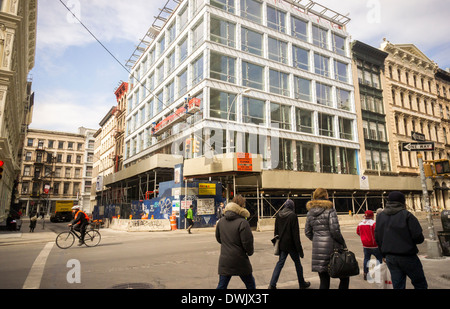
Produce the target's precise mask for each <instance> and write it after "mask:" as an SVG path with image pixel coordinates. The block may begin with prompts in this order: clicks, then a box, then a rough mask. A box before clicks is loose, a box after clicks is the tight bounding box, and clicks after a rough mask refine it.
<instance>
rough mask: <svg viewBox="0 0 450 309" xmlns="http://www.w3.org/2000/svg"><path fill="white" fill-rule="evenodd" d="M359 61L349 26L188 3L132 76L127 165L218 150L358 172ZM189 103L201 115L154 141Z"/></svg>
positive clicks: (280, 5)
mask: <svg viewBox="0 0 450 309" xmlns="http://www.w3.org/2000/svg"><path fill="white" fill-rule="evenodd" d="M350 56H351V51H350V47H349V38H348V34H347V33H346V32H345V31H344V30H343V27H342V25H337V24H334V23H332V22H329V21H327V20H325V19H321V18H319V17H316V16H311V15H307V14H304V13H303V12H302V10H301V9H300V8H299V7H297V6H294V5H291V4H289V3H287V2H284V1H275V0H267V1H258V0H191V1H182V2H181V3H180V4H179V5H178V7H177V8H176V10H175V11H174V12H173V14H172V16H171V17H170V19H168V21H167V22H166V25H165V26H164V27H163V28H162V30H161V32H160V33H159V34H158V35H157V37H156V38H155V39H154V40H153V42H152V43H151V44H150V45H149V46H148V48H147V49H146V51H145V52H144V54H143V55H142V56H141V58H140V59H139V61H137V62H136V64H135V65H134V67H133V70H132V74H131V75H130V85H132V89H131V91H130V92H129V95H128V102H129V106H128V115H127V128H126V140H125V162H124V163H125V165H129V164H132V163H133V162H134V161H136V160H138V159H141V158H144V157H146V156H150V155H152V154H156V153H169V154H182V155H184V156H185V157H186V158H191V157H198V156H202V155H204V154H205V153H206V152H208V151H211V150H212V151H213V152H214V153H215V154H222V153H226V152H249V153H254V154H260V155H261V156H262V157H263V162H264V168H266V169H282V170H296V171H308V172H323V173H344V174H357V173H358V169H359V168H358V166H359V162H358V152H359V143H358V136H357V126H356V118H357V116H356V112H355V102H354V101H355V100H354V88H353V85H352V76H351V74H352V72H351V59H350ZM190 98H200V99H201V106H200V110H199V111H196V112H195V114H189V115H187V117H186V119H185V120H184V121H181V122H178V123H176V124H174V125H173V126H171V127H170V128H169V129H168V130H166V131H165V132H164V133H162V134H158V135H153V134H152V128H154V127H155V125H156V124H158V123H160V122H161V121H162V120H164V119H166V118H167V117H170V115H171V114H173V113H174V111H176V110H177V109H178V108H180V107H182V106H183V105H184V104H185V102H186V99H188V100H189V99H190ZM192 138H194V139H195V140H196V142H197V143H198V144H199V149H198V151H194V152H192V149H190V148H189V145H187V143H186V141H187V140H191V139H192ZM189 143H190V142H189Z"/></svg>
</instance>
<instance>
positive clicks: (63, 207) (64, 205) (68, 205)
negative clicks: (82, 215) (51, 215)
mask: <svg viewBox="0 0 450 309" xmlns="http://www.w3.org/2000/svg"><path fill="white" fill-rule="evenodd" d="M72 207H73V201H56V212H60V211H72Z"/></svg>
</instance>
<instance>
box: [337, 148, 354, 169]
mask: <svg viewBox="0 0 450 309" xmlns="http://www.w3.org/2000/svg"><path fill="white" fill-rule="evenodd" d="M339 153H340V156H339V157H340V161H341V162H340V163H341V173H342V174H350V175H356V174H357V173H358V170H357V168H356V162H357V159H356V150H355V149H349V148H339Z"/></svg>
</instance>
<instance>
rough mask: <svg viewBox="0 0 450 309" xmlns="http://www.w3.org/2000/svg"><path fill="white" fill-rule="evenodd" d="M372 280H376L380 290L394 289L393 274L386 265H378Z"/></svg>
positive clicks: (374, 269)
mask: <svg viewBox="0 0 450 309" xmlns="http://www.w3.org/2000/svg"><path fill="white" fill-rule="evenodd" d="M372 278H375V283H376V284H377V285H378V287H379V288H380V289H393V288H394V287H393V285H392V279H391V272H390V271H389V268H388V267H387V265H386V263H381V264H378V265H377V266H375V267H374V268H373V275H372Z"/></svg>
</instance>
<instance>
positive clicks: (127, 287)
mask: <svg viewBox="0 0 450 309" xmlns="http://www.w3.org/2000/svg"><path fill="white" fill-rule="evenodd" d="M111 289H116V290H139V289H153V286H152V285H151V284H148V283H122V284H117V285H114V286H113V287H111Z"/></svg>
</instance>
